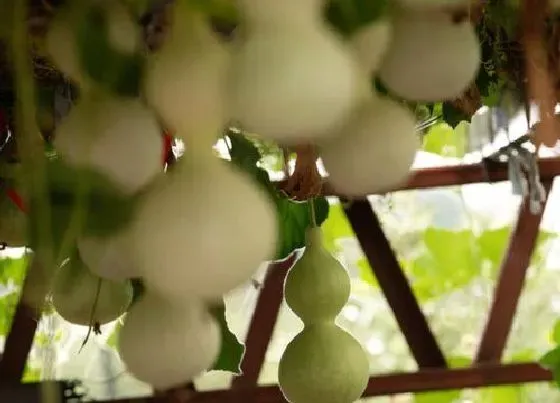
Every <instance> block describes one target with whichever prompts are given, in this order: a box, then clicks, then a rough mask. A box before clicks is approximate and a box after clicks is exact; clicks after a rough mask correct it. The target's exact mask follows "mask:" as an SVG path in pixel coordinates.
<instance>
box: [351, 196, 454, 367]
mask: <svg viewBox="0 0 560 403" xmlns="http://www.w3.org/2000/svg"><path fill="white" fill-rule="evenodd" d="M345 212H346V215H347V216H348V220H349V221H350V224H351V226H352V229H353V230H354V232H355V233H356V237H357V238H358V241H359V242H360V245H361V247H362V250H363V251H364V254H365V255H366V257H367V259H368V260H369V262H370V265H371V268H372V270H373V274H374V275H375V276H376V278H377V281H378V282H379V285H380V286H381V290H382V291H383V293H384V294H385V298H387V302H388V303H389V306H390V307H391V309H392V310H393V312H394V314H395V317H396V320H397V323H398V324H399V327H400V329H401V331H402V332H403V335H404V337H405V338H406V341H407V342H408V345H409V347H410V350H411V352H412V355H413V356H414V358H415V359H416V362H417V363H418V366H419V367H420V368H433V367H435V368H444V367H446V366H447V363H446V361H445V357H444V355H443V353H442V351H441V349H440V347H439V345H438V343H437V341H436V339H435V337H434V335H433V334H432V332H431V330H430V327H429V325H428V322H427V321H426V318H425V316H424V314H423V313H422V310H421V309H420V306H419V304H418V302H417V300H416V298H415V297H414V294H413V291H412V289H411V287H410V285H409V282H408V280H407V278H406V275H405V274H404V272H403V270H402V268H401V267H400V264H399V262H398V260H397V258H396V257H395V253H394V252H393V250H392V248H391V245H390V243H389V241H388V240H387V237H386V236H385V233H384V232H383V229H382V227H381V223H380V222H379V219H378V218H377V215H376V214H375V213H374V211H373V209H372V208H371V205H370V203H369V201H367V200H360V201H354V202H352V203H349V204H347V205H346V206H345Z"/></svg>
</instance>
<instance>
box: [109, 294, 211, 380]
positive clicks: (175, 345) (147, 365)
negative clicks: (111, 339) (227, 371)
mask: <svg viewBox="0 0 560 403" xmlns="http://www.w3.org/2000/svg"><path fill="white" fill-rule="evenodd" d="M220 337H221V336H220V329H219V325H218V323H217V322H216V320H215V319H214V317H213V316H212V315H211V314H210V313H209V312H208V310H207V309H206V306H205V305H204V304H203V303H202V302H201V301H198V300H196V299H193V300H190V301H185V302H184V303H183V304H181V305H177V304H171V303H169V302H168V301H167V300H166V299H163V298H160V297H159V296H157V295H156V294H153V293H151V292H150V291H149V290H148V291H147V292H146V293H145V294H144V295H143V296H142V297H141V299H140V300H139V301H138V302H137V303H135V304H134V306H132V308H131V309H130V311H129V312H128V314H127V315H126V317H125V320H124V324H123V327H122V328H121V330H120V333H119V339H118V350H119V353H120V356H121V359H122V360H123V362H124V363H125V365H126V367H127V370H128V372H130V373H131V374H132V375H133V376H134V377H136V378H137V379H138V380H140V381H143V382H145V383H148V384H150V385H152V386H153V387H154V388H156V389H168V388H171V387H174V386H178V385H181V384H185V383H186V382H188V381H190V380H192V379H193V378H194V377H195V376H197V375H199V374H200V373H202V372H203V371H205V370H207V369H209V368H210V367H211V366H212V364H213V363H214V361H215V360H216V358H217V355H218V353H219V350H220V346H221V341H220Z"/></svg>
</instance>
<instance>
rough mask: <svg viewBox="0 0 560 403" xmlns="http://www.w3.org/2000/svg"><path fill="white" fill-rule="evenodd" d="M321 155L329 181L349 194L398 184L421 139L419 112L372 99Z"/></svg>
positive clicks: (362, 192)
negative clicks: (418, 130)
mask: <svg viewBox="0 0 560 403" xmlns="http://www.w3.org/2000/svg"><path fill="white" fill-rule="evenodd" d="M341 133H342V134H341V135H340V136H338V137H336V138H335V139H333V140H332V141H330V142H328V143H326V144H324V145H323V146H322V147H321V149H320V151H319V154H320V155H321V159H322V162H323V164H324V166H325V169H326V170H327V172H328V173H329V179H328V181H329V183H330V184H331V186H333V187H334V189H335V190H336V191H337V192H339V193H341V194H344V195H347V196H364V195H367V194H372V193H377V192H383V191H387V190H391V189H394V188H395V187H397V186H399V185H401V184H402V183H403V182H405V181H406V180H407V178H408V176H409V173H410V168H411V166H412V164H413V163H414V159H415V156H416V152H417V150H418V148H419V147H420V142H419V139H418V137H417V134H416V131H415V117H414V114H412V112H410V111H409V110H407V109H406V108H405V107H404V106H403V105H400V104H398V103H396V102H395V101H392V100H390V99H385V98H372V99H370V100H369V101H368V102H365V103H364V104H363V105H361V106H360V107H359V108H357V109H356V110H355V112H354V115H353V116H352V118H350V119H349V120H348V123H347V125H346V126H345V128H344V129H343V130H342V131H341Z"/></svg>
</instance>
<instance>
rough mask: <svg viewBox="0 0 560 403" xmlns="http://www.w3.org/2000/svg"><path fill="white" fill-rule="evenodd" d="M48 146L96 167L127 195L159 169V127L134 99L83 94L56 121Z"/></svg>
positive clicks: (77, 162)
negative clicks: (51, 142)
mask: <svg viewBox="0 0 560 403" xmlns="http://www.w3.org/2000/svg"><path fill="white" fill-rule="evenodd" d="M54 146H55V149H56V150H57V151H58V152H59V153H60V154H61V156H62V157H64V158H65V160H66V162H68V163H70V164H72V165H75V166H82V167H89V168H93V169H97V170H99V171H100V172H102V173H103V174H105V175H107V176H108V177H109V178H110V179H112V180H113V181H114V182H115V184H117V185H119V186H120V188H121V190H122V191H123V193H127V194H132V193H135V192H137V191H138V190H140V189H141V188H143V187H144V186H146V185H147V184H148V183H150V182H151V181H152V180H153V179H154V178H155V177H156V175H158V174H159V173H161V172H162V170H163V168H162V163H161V153H162V147H163V138H162V135H161V129H160V126H159V125H158V122H157V120H156V118H155V116H154V114H153V113H152V111H150V110H149V109H148V108H147V107H146V106H144V105H143V104H142V102H141V101H140V100H138V99H133V98H117V97H114V96H112V95H107V94H98V93H95V94H93V93H87V94H85V95H84V96H83V97H82V98H81V99H80V100H79V101H78V103H77V104H76V105H75V106H74V107H73V108H72V109H71V110H70V113H69V114H68V116H67V117H66V118H65V119H64V120H63V121H62V122H61V124H60V125H59V127H58V129H57V133H56V137H55V141H54Z"/></svg>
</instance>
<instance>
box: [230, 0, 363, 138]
mask: <svg viewBox="0 0 560 403" xmlns="http://www.w3.org/2000/svg"><path fill="white" fill-rule="evenodd" d="M322 6H323V2H322V1H321V0H283V1H276V0H268V1H265V0H240V1H239V8H240V11H241V14H242V15H243V22H242V24H241V26H240V28H239V29H240V32H239V36H238V37H237V38H236V40H237V44H236V45H237V47H236V48H235V51H234V52H233V53H234V56H233V63H232V72H231V77H230V78H231V80H230V93H229V101H230V107H231V113H232V118H233V119H234V120H235V121H237V122H239V123H240V124H241V126H242V127H243V128H245V129H246V130H247V131H249V132H253V133H256V134H258V135H261V136H263V137H265V138H268V139H272V140H276V141H278V142H280V143H286V144H288V143H303V142H306V141H313V140H316V139H320V138H324V137H325V136H328V135H329V134H330V133H331V131H332V128H333V127H334V126H336V125H338V124H339V123H340V122H341V121H342V120H344V119H345V118H346V117H347V115H348V114H349V112H350V111H351V110H352V108H353V106H354V104H355V102H356V97H357V94H358V93H359V91H360V89H361V88H363V87H364V86H368V80H367V77H366V76H365V75H363V74H360V73H361V72H359V67H358V65H357V63H356V61H355V60H354V58H353V57H352V56H353V55H352V52H351V50H350V49H349V48H348V46H346V45H345V44H344V43H343V42H342V41H341V40H340V39H339V38H338V37H337V36H336V35H335V34H334V33H333V32H331V31H330V30H329V29H328V27H327V25H326V24H325V23H324V21H323V19H322V13H321V8H322Z"/></svg>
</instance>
